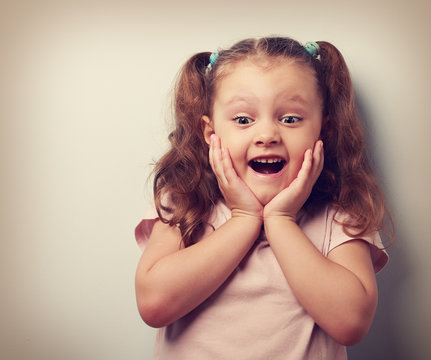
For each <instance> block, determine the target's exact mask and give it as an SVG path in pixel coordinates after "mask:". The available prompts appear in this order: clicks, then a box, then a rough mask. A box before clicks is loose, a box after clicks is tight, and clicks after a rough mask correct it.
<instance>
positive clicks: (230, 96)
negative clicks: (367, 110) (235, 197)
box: [204, 60, 322, 205]
mask: <svg viewBox="0 0 431 360" xmlns="http://www.w3.org/2000/svg"><path fill="white" fill-rule="evenodd" d="M232 70H233V71H232V72H230V73H229V74H228V75H226V76H225V77H223V78H222V79H221V80H220V82H219V83H218V84H217V88H216V92H215V95H214V96H215V98H214V105H213V116H212V118H211V119H207V121H208V123H207V124H206V125H205V130H206V131H204V135H205V138H206V140H207V142H209V136H210V135H211V133H212V132H214V133H215V134H216V135H218V136H219V137H220V139H221V142H222V146H224V147H227V148H228V149H229V151H230V154H231V157H232V162H233V166H234V168H235V170H236V172H237V174H238V176H239V177H240V178H241V179H242V180H243V181H244V182H245V183H246V184H247V185H248V186H249V187H250V189H251V190H252V191H253V193H254V194H255V195H256V197H257V198H258V199H259V201H260V202H261V203H262V204H264V205H265V204H267V203H268V202H269V201H270V200H271V199H272V198H273V197H274V196H276V195H277V194H278V193H279V192H280V191H281V190H283V189H284V188H286V187H287V186H289V184H290V183H291V182H292V180H293V179H295V178H296V176H297V174H298V172H299V170H300V168H301V165H302V161H303V159H304V153H305V151H306V150H307V149H309V148H313V146H314V143H315V142H316V141H317V140H318V138H319V135H320V129H321V125H322V105H321V99H320V96H319V93H318V90H317V81H316V79H315V77H314V75H313V73H312V71H311V70H310V69H308V67H306V66H305V65H302V64H299V63H295V62H291V61H279V62H274V64H273V65H272V66H270V67H263V66H260V65H259V64H257V63H255V62H251V61H247V60H246V61H242V62H240V63H238V64H236V65H234V66H233V69H232Z"/></svg>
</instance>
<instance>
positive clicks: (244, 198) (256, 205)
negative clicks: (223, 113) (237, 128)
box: [209, 134, 263, 219]
mask: <svg viewBox="0 0 431 360" xmlns="http://www.w3.org/2000/svg"><path fill="white" fill-rule="evenodd" d="M209 162H210V165H211V168H212V170H213V172H214V174H215V176H216V178H217V182H218V186H219V188H220V191H221V193H222V195H223V197H224V199H225V202H226V205H227V206H228V207H229V208H230V209H231V210H232V217H235V216H244V215H245V216H254V217H258V218H259V219H262V217H263V206H262V204H261V203H260V201H259V200H258V199H257V198H256V196H255V195H254V194H253V192H252V191H251V189H250V188H249V187H248V186H247V184H246V183H245V182H244V181H243V180H242V179H241V178H240V177H239V176H238V174H237V173H236V171H235V169H234V167H233V164H232V159H231V157H230V154H229V150H228V149H226V148H223V147H222V146H221V141H220V138H219V137H218V136H217V135H215V134H213V135H211V142H210V150H209Z"/></svg>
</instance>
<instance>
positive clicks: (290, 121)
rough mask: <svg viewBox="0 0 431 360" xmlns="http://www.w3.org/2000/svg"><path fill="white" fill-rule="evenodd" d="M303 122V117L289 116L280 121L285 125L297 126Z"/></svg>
mask: <svg viewBox="0 0 431 360" xmlns="http://www.w3.org/2000/svg"><path fill="white" fill-rule="evenodd" d="M301 120H302V117H299V116H293V115H289V116H283V117H282V118H281V119H280V122H282V123H283V124H295V123H297V122H299V121H301Z"/></svg>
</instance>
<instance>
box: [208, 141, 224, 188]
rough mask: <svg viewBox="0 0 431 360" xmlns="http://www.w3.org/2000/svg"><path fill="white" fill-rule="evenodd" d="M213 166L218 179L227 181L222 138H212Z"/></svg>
mask: <svg viewBox="0 0 431 360" xmlns="http://www.w3.org/2000/svg"><path fill="white" fill-rule="evenodd" d="M211 166H212V169H213V172H214V174H215V175H216V177H217V179H219V181H226V179H225V177H224V173H223V165H222V154H221V146H220V138H219V137H218V136H216V135H212V136H211Z"/></svg>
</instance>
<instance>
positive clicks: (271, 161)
mask: <svg viewBox="0 0 431 360" xmlns="http://www.w3.org/2000/svg"><path fill="white" fill-rule="evenodd" d="M253 161H255V162H259V163H266V164H272V163H276V162H282V161H283V160H282V159H254V160H253Z"/></svg>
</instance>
